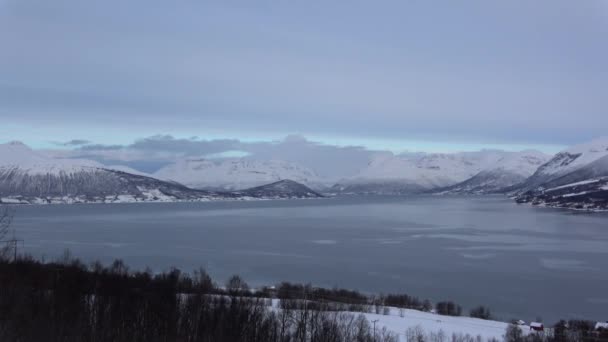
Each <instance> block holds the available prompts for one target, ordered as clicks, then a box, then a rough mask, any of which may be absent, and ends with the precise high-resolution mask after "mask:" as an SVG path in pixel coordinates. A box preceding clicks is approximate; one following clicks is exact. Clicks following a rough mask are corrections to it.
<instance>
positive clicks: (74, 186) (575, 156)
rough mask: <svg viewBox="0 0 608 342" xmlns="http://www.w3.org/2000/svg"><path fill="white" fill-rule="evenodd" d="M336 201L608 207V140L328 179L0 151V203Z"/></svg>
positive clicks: (287, 171)
mask: <svg viewBox="0 0 608 342" xmlns="http://www.w3.org/2000/svg"><path fill="white" fill-rule="evenodd" d="M321 193H331V194H336V195H344V194H349V195H361V194H363V195H408V194H420V193H425V194H444V195H445V194H450V195H462V194H476V195H480V194H491V193H503V194H508V195H509V196H511V197H513V198H514V199H515V200H516V201H517V202H518V203H530V204H533V205H542V206H551V207H563V208H573V209H584V210H600V209H608V139H606V138H603V139H597V140H594V141H592V142H589V143H586V144H582V145H577V146H573V147H571V148H568V149H566V150H564V151H561V152H559V153H557V154H556V155H554V156H553V157H551V156H548V155H546V154H543V153H541V152H537V151H530V150H528V151H521V152H505V151H499V150H482V151H478V152H462V153H450V154H448V153H408V154H402V155H394V154H392V153H378V154H376V155H374V156H373V157H372V158H371V160H370V161H369V163H368V164H367V165H366V166H365V167H363V168H362V169H360V170H358V171H357V172H355V173H354V174H353V175H350V176H346V177H343V178H342V180H340V181H338V182H333V184H332V182H331V181H330V180H328V179H324V178H323V177H321V176H319V175H318V174H317V173H316V172H315V171H314V170H313V169H312V168H308V167H306V166H302V165H298V164H296V163H292V162H288V161H284V160H256V159H254V158H250V157H248V158H231V159H202V158H188V159H180V160H178V161H176V162H174V163H172V164H170V165H167V166H165V167H163V168H161V169H160V170H158V171H156V172H154V173H153V174H146V173H143V172H140V171H137V170H134V169H132V168H129V167H127V166H124V165H104V164H101V163H99V162H96V161H92V160H88V159H71V158H56V157H51V156H49V155H46V154H44V153H42V152H40V151H34V150H32V149H30V148H29V147H27V146H26V145H24V144H22V143H20V142H12V143H7V144H0V201H2V202H5V203H6V202H10V203H82V202H83V203H87V202H140V201H208V200H221V199H255V198H309V197H319V196H322V195H321Z"/></svg>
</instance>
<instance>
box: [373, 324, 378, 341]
mask: <svg viewBox="0 0 608 342" xmlns="http://www.w3.org/2000/svg"><path fill="white" fill-rule="evenodd" d="M378 321H379V320H378V319H375V320H373V321H372V323H374V342H376V322H378Z"/></svg>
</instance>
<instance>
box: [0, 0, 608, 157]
mask: <svg viewBox="0 0 608 342" xmlns="http://www.w3.org/2000/svg"><path fill="white" fill-rule="evenodd" d="M607 35H608V5H606V2H605V1H602V0H589V1H569V0H540V1H515V2H511V1H508V2H494V1H471V2H467V3H466V4H462V3H458V4H456V3H453V2H450V1H446V2H443V3H442V5H441V6H438V5H437V4H436V3H431V2H426V1H415V2H413V1H405V2H404V1H383V2H379V3H376V2H374V3H371V2H352V1H348V2H341V1H336V2H331V3H328V2H321V1H306V2H302V3H294V2H280V3H277V2H268V3H266V2H256V3H249V2H247V3H241V4H238V5H237V4H236V3H232V2H230V3H228V2H215V3H210V2H200V1H180V2H178V3H173V2H171V3H169V2H161V1H155V0H153V1H143V0H133V1H126V2H125V1H117V0H109V1H102V2H83V1H78V0H56V1H52V2H49V1H46V0H28V1H22V0H3V1H0V44H1V45H2V53H1V54H0V74H1V75H2V80H1V81H0V116H2V118H3V119H4V122H5V123H6V124H11V125H16V127H20V130H21V132H19V133H18V134H20V135H24V136H25V135H28V134H31V136H29V138H30V139H35V138H36V137H35V136H34V134H35V135H37V136H48V135H49V134H50V133H49V132H51V131H52V132H53V135H54V136H53V137H52V139H54V140H68V139H71V138H72V137H71V136H69V134H74V132H79V134H81V133H80V132H82V134H81V135H82V136H84V137H85V138H87V139H90V140H95V141H100V139H99V138H92V137H89V135H88V134H87V133H91V134H92V132H93V131H95V130H98V131H101V132H102V133H101V134H98V135H99V136H103V135H104V134H103V133H106V134H105V137H106V140H104V141H103V142H104V143H107V144H111V143H112V142H113V140H116V139H118V138H117V136H116V135H117V134H118V133H117V132H133V131H135V132H136V135H138V136H146V135H150V134H151V133H152V132H168V133H172V134H175V135H176V136H177V135H179V136H189V135H205V136H207V133H209V132H220V133H221V135H222V136H237V137H242V136H244V135H247V134H252V132H255V133H256V134H257V135H258V136H264V135H266V136H279V135H284V134H286V133H288V132H294V131H296V132H302V133H304V134H306V135H318V136H320V135H323V136H349V137H354V138H361V139H397V140H398V139H406V138H407V139H426V140H441V141H473V142H505V143H518V144H522V143H546V144H561V145H569V144H571V143H574V142H580V141H585V140H588V139H590V138H593V137H595V136H599V135H602V134H604V130H605V127H608V115H606V113H605V110H606V108H608V97H606V96H605V89H606V88H608V72H607V69H606V60H608V44H605V39H606V36H607ZM24 127H34V128H35V131H36V133H29V132H30V130H27V129H25V128H24ZM58 135H61V136H58ZM154 143H166V141H162V140H159V141H156V140H154V141H143V142H141V144H142V146H141V147H142V149H144V148H145V147H146V146H148V145H151V144H154ZM174 143H175V144H178V143H179V144H185V145H188V146H189V144H191V142H183V141H178V142H174ZM214 144H216V145H217V144H235V142H234V141H233V142H230V141H222V142H208V143H207V144H202V143H201V144H200V145H201V147H202V148H205V149H208V150H209V151H212V150H214ZM237 145H238V144H237ZM183 147H184V148H187V146H183ZM176 148H177V147H176ZM211 153H212V152H211Z"/></svg>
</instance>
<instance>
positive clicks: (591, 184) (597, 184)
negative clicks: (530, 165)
mask: <svg viewBox="0 0 608 342" xmlns="http://www.w3.org/2000/svg"><path fill="white" fill-rule="evenodd" d="M606 183H608V138H601V139H597V140H594V141H592V142H589V143H586V144H581V145H577V146H574V147H571V148H569V149H567V150H565V151H562V152H560V153H558V154H556V155H555V157H553V158H552V159H551V160H549V161H548V162H547V163H545V164H544V165H542V166H541V167H539V168H538V170H537V171H536V172H535V173H534V174H533V175H532V176H531V177H530V178H528V179H527V180H526V181H525V182H524V183H523V184H522V185H521V187H519V189H518V190H517V191H516V192H515V195H516V200H517V201H518V202H520V203H532V204H536V205H547V206H555V207H565V208H577V209H608V186H607V185H606Z"/></svg>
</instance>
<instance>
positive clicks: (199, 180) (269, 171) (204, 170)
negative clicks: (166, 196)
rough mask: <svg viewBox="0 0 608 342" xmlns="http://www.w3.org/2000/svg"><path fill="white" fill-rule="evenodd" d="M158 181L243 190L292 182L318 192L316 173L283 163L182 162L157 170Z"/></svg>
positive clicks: (243, 161) (253, 161) (196, 186)
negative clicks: (285, 180) (279, 182)
mask: <svg viewBox="0 0 608 342" xmlns="http://www.w3.org/2000/svg"><path fill="white" fill-rule="evenodd" d="M154 176H155V177H157V178H160V179H165V180H172V181H176V182H179V183H182V184H185V185H187V186H189V187H192V188H197V189H214V190H242V189H248V188H252V187H256V186H261V185H264V184H269V183H273V182H277V181H280V180H283V179H290V180H293V181H295V182H298V183H302V184H305V185H306V186H309V187H313V188H317V189H318V188H319V187H320V186H321V183H322V182H321V180H320V178H319V176H317V175H316V174H315V172H314V171H312V170H310V169H307V168H304V167H302V166H299V165H297V164H293V163H289V162H286V161H281V160H268V161H261V160H254V159H249V158H241V159H214V160H209V159H183V160H180V161H178V162H176V163H174V164H171V165H168V166H166V167H163V168H162V169H160V170H158V171H157V172H156V173H155V174H154Z"/></svg>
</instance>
